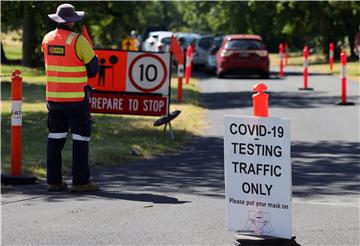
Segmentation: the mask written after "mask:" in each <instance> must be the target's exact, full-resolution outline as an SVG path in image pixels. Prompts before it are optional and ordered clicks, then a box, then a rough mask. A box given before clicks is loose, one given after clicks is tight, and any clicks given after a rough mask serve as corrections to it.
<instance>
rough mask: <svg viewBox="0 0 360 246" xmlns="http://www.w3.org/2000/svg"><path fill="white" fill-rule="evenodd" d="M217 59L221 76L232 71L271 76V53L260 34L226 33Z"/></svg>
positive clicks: (218, 72)
mask: <svg viewBox="0 0 360 246" xmlns="http://www.w3.org/2000/svg"><path fill="white" fill-rule="evenodd" d="M216 59H217V69H216V74H217V76H218V77H219V78H222V77H224V76H225V75H226V74H230V73H235V74H259V75H260V77H261V78H268V77H269V71H270V70H269V67H270V61H269V53H268V51H267V49H266V46H265V45H264V43H263V41H262V38H261V37H260V36H259V35H248V34H236V35H226V36H225V37H224V41H223V43H222V45H221V47H220V49H219V51H218V52H217V54H216Z"/></svg>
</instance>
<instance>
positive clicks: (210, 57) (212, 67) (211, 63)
mask: <svg viewBox="0 0 360 246" xmlns="http://www.w3.org/2000/svg"><path fill="white" fill-rule="evenodd" d="M223 39H224V36H223V35H218V36H215V37H214V43H213V46H212V47H211V48H210V49H209V51H208V54H207V62H206V64H205V68H206V71H207V72H208V73H209V74H212V73H215V71H216V66H217V60H216V52H217V51H218V50H219V48H220V46H221V44H222V42H223Z"/></svg>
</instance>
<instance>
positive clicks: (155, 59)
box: [126, 52, 171, 95]
mask: <svg viewBox="0 0 360 246" xmlns="http://www.w3.org/2000/svg"><path fill="white" fill-rule="evenodd" d="M170 58H171V56H170V53H159V54H155V53H141V52H129V53H128V61H127V64H128V72H127V78H126V91H127V92H137V93H155V94H161V95H169V88H170V85H169V83H170Z"/></svg>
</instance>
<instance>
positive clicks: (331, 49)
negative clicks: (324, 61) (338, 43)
mask: <svg viewBox="0 0 360 246" xmlns="http://www.w3.org/2000/svg"><path fill="white" fill-rule="evenodd" d="M329 64H330V71H331V72H332V71H333V67H334V43H332V42H331V43H330V45H329Z"/></svg>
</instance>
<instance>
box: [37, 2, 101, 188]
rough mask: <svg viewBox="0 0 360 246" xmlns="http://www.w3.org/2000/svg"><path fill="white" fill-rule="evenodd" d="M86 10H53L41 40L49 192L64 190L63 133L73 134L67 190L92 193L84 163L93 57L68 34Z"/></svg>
mask: <svg viewBox="0 0 360 246" xmlns="http://www.w3.org/2000/svg"><path fill="white" fill-rule="evenodd" d="M84 14H85V12H84V11H75V9H74V6H72V5H70V4H61V5H60V6H58V8H57V11H56V13H55V14H49V15H48V16H49V18H50V19H51V20H53V21H55V22H57V23H58V25H57V28H56V29H55V30H53V31H51V32H49V33H48V34H46V35H45V37H44V38H43V41H42V51H43V53H44V61H45V71H46V101H47V107H48V130H49V134H48V141H47V160H46V162H47V183H48V191H64V190H66V189H67V184H66V183H65V182H64V181H63V179H62V171H61V169H62V158H61V151H62V149H63V147H64V145H65V140H66V136H67V133H68V129H69V128H70V129H71V133H72V140H73V142H72V143H73V145H72V191H74V192H82V191H96V190H98V187H97V186H96V185H95V184H93V183H92V182H90V180H89V179H90V170H89V165H88V152H89V141H90V133H91V119H90V111H89V104H88V100H89V94H90V92H91V87H90V86H89V85H87V81H88V78H92V77H95V76H96V74H97V72H98V70H99V64H98V58H97V56H96V55H95V52H94V50H93V49H92V47H91V45H90V44H89V42H88V41H87V40H86V38H85V37H84V36H82V35H80V34H79V33H76V32H74V31H73V29H72V28H73V26H74V25H75V22H78V21H80V20H81V19H82V18H83V16H84Z"/></svg>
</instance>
